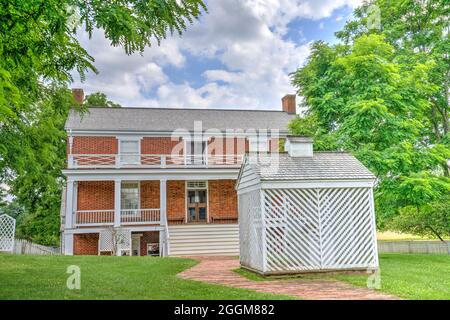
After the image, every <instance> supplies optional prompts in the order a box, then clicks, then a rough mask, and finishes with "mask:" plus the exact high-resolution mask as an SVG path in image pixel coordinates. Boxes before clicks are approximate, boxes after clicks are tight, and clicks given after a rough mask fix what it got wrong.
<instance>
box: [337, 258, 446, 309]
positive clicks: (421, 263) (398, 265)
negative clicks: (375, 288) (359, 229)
mask: <svg viewBox="0 0 450 320" xmlns="http://www.w3.org/2000/svg"><path fill="white" fill-rule="evenodd" d="M380 270H381V290H382V291H384V292H387V293H391V294H394V295H397V296H399V297H401V298H405V299H418V300H424V299H446V300H449V299H450V255H439V254H397V253H384V254H381V255H380ZM337 278H338V279H340V280H345V281H348V282H350V283H353V284H355V285H359V286H365V285H366V281H367V277H365V276H350V275H341V276H337Z"/></svg>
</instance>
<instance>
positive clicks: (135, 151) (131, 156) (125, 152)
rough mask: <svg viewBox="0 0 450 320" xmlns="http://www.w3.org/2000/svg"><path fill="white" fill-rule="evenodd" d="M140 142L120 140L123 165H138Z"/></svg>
mask: <svg viewBox="0 0 450 320" xmlns="http://www.w3.org/2000/svg"><path fill="white" fill-rule="evenodd" d="M139 142H140V141H139V140H120V150H119V153H120V162H121V163H123V164H138V163H139V162H140V161H139V160H140V155H139Z"/></svg>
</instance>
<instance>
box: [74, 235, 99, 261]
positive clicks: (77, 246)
mask: <svg viewBox="0 0 450 320" xmlns="http://www.w3.org/2000/svg"><path fill="white" fill-rule="evenodd" d="M98 237H99V235H98V233H84V234H74V235H73V254H74V255H93V256H96V255H98Z"/></svg>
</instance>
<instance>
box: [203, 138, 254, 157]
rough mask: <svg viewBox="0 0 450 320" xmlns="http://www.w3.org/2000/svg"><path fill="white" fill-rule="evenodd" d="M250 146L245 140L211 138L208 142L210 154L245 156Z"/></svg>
mask: <svg viewBox="0 0 450 320" xmlns="http://www.w3.org/2000/svg"><path fill="white" fill-rule="evenodd" d="M248 148H249V144H248V140H247V139H245V138H214V137H212V138H210V139H209V141H208V153H209V154H244V153H245V152H247V151H248Z"/></svg>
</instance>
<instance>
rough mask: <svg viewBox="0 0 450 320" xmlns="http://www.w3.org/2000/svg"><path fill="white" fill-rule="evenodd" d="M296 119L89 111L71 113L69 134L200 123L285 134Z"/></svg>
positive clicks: (246, 113)
mask: <svg viewBox="0 0 450 320" xmlns="http://www.w3.org/2000/svg"><path fill="white" fill-rule="evenodd" d="M294 116H295V115H292V114H288V113H286V112H283V111H258V110H230V109H221V110H219V109H175V108H89V109H88V112H87V113H85V114H83V115H80V113H78V112H75V111H74V110H71V111H70V113H69V117H68V119H67V121H66V126H65V128H66V129H67V130H70V129H72V130H86V131H94V130H95V131H96V130H105V131H172V130H174V129H177V128H180V129H185V130H189V131H191V130H193V129H194V122H195V121H201V123H202V129H203V130H207V129H218V130H226V129H243V130H247V129H250V128H254V129H256V130H261V129H268V130H270V129H278V130H280V132H286V130H287V125H288V123H289V121H290V120H291V119H292V118H293V117H294Z"/></svg>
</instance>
